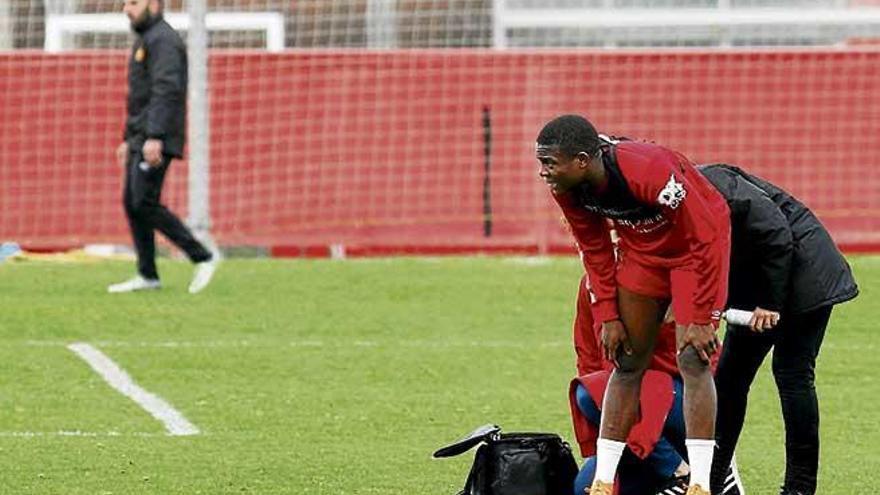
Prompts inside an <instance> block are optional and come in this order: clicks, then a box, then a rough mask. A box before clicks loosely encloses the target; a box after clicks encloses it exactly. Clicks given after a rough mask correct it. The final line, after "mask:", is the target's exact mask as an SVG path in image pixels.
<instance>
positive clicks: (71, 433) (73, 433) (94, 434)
mask: <svg viewBox="0 0 880 495" xmlns="http://www.w3.org/2000/svg"><path fill="white" fill-rule="evenodd" d="M158 436H160V435H159V434H156V433H146V432H133V433H120V432H118V431H105V432H99V431H80V430H60V431H0V438H33V437H90V438H103V437H158ZM161 436H165V435H161Z"/></svg>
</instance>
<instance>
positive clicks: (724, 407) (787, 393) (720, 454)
mask: <svg viewBox="0 0 880 495" xmlns="http://www.w3.org/2000/svg"><path fill="white" fill-rule="evenodd" d="M831 308H832V306H824V307H821V308H819V309H816V310H814V311H809V312H807V313H803V314H798V315H790V314H785V313H783V316H782V318H781V319H780V321H779V325H777V327H776V328H774V329H773V330H768V331H765V332H764V333H756V332H752V331H751V330H750V329H749V328H747V327H740V326H730V327H728V331H727V335H725V337H724V347H723V350H722V353H721V358H720V361H719V363H718V370H717V372H716V374H715V386H716V390H717V393H718V416H717V421H716V427H715V440H716V442H717V446H718V448H717V450H716V452H715V457H714V462H713V465H712V493H722V490H721V484H722V482H723V480H724V476H725V474H726V471H727V466H729V465H730V460H731V457H732V456H733V452H734V449H735V448H736V443H737V440H738V439H739V435H740V432H741V431H742V428H743V421H744V419H745V414H746V403H747V397H748V393H749V387H750V386H751V384H752V381H753V380H754V378H755V375H756V374H757V372H758V369H759V368H760V367H761V363H762V362H763V361H764V357H765V356H766V355H767V353H768V352H769V351H770V348H771V347H773V377H774V378H775V380H776V387H777V389H778V390H779V399H780V402H781V404H782V417H783V420H784V422H785V459H786V462H785V482H784V483H785V484H784V485H783V486H784V487H785V488H786V489H789V490H792V491H794V490H796V491H799V492H801V493H803V494H805V495H813V494H814V493H815V492H816V474H817V471H818V466H819V403H818V400H817V398H816V388H815V369H816V356H817V355H818V354H819V348H820V347H821V346H822V339H823V338H824V336H825V328H826V327H827V325H828V319H829V318H830V316H831Z"/></svg>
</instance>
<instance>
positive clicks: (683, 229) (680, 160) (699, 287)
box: [625, 150, 729, 326]
mask: <svg viewBox="0 0 880 495" xmlns="http://www.w3.org/2000/svg"><path fill="white" fill-rule="evenodd" d="M627 172H629V173H628V174H627ZM696 174H698V172H697V171H696V169H695V168H693V166H692V165H691V164H690V162H689V161H688V160H687V159H686V158H684V157H683V156H681V155H679V154H677V153H674V152H671V151H668V150H663V151H661V152H658V153H656V154H655V155H654V156H653V157H652V158H651V160H650V163H648V164H647V165H644V164H643V165H642V166H637V167H632V168H631V169H628V170H627V171H625V177H626V178H627V182H628V183H629V185H630V189H631V191H632V192H633V194H634V195H635V197H636V198H637V199H638V200H639V201H642V202H645V203H649V204H654V205H656V206H657V207H659V208H660V209H661V211H662V212H663V215H664V216H665V217H666V218H667V219H668V220H669V221H670V222H672V223H673V224H674V225H675V226H674V227H673V228H675V229H676V231H677V232H678V233H679V235H681V236H682V239H681V240H682V242H683V243H685V247H686V249H687V251H688V256H687V262H686V264H685V265H684V266H682V267H680V268H679V269H683V270H688V271H691V272H693V273H694V274H695V275H696V280H697V282H696V288H695V291H694V294H693V296H692V297H689V298H687V299H686V300H685V301H684V303H685V304H689V305H691V308H690V309H691V311H689V312H688V313H689V314H690V318H688V317H687V316H686V315H676V316H677V317H678V321H677V323H678V324H679V325H685V326H686V325H690V324H697V325H708V324H710V323H712V321H713V320H715V321H717V320H718V319H719V318H720V314H713V310H717V309H720V308H713V304H716V301H715V299H716V297H717V294H718V288H719V284H724V285H725V286H726V284H727V280H726V279H724V277H723V276H722V274H723V272H724V264H725V263H726V262H727V260H726V259H725V258H726V257H729V252H727V253H723V254H721V255H719V253H718V249H719V246H723V245H726V244H727V243H726V242H725V241H726V239H725V238H726V237H727V236H728V235H729V233H728V232H727V231H726V229H724V228H722V227H719V224H720V225H726V224H727V222H726V221H724V222H720V221H719V220H718V219H717V216H718V215H719V214H723V215H725V216H726V215H728V214H729V213H728V210H727V207H726V204H725V205H721V204H720V203H721V202H722V201H723V200H722V199H721V198H720V197H719V200H718V201H719V205H715V208H714V209H713V207H712V206H710V203H709V201H707V198H704V197H703V196H701V194H700V190H701V189H700V188H698V187H697V186H696V185H695V184H694V183H693V181H692V179H691V178H690V177H692V176H694V175H696ZM706 187H709V188H711V187H712V186H711V185H710V184H708V183H707V184H706ZM712 190H713V191H714V189H712ZM719 208H721V209H723V212H722V211H720V209H719ZM722 230H724V231H722ZM687 320H690V321H687Z"/></svg>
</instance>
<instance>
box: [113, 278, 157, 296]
mask: <svg viewBox="0 0 880 495" xmlns="http://www.w3.org/2000/svg"><path fill="white" fill-rule="evenodd" d="M161 288H162V283H161V282H159V281H158V280H156V279H150V278H144V277H141V276H140V275H138V276H137V277H134V278H132V279H130V280H126V281H125V282H120V283H118V284H113V285H111V286H110V287H107V292H109V293H111V294H121V293H124V292H135V291H139V290H156V289H161Z"/></svg>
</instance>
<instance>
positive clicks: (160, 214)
mask: <svg viewBox="0 0 880 495" xmlns="http://www.w3.org/2000/svg"><path fill="white" fill-rule="evenodd" d="M171 160H172V157H170V156H163V157H162V163H161V165H159V166H157V167H152V166H148V165H147V164H146V163H145V162H144V159H143V155H142V154H141V153H140V152H132V153H130V154H129V160H128V165H127V166H126V175H125V190H124V192H123V197H122V203H123V205H124V206H125V214H126V216H127V217H128V225H129V228H130V229H131V237H132V240H133V241H134V247H135V250H136V251H137V258H138V273H140V275H141V276H142V277H144V278H147V279H158V278H159V273H158V272H157V271H156V238H155V233H154V231H156V230H158V231H159V232H161V233H162V234H163V235H164V236H165V237H167V238H168V240H170V241H171V242H172V243H174V244H175V245H176V246H177V247H179V248H180V249H182V250H183V252H185V253H186V255H187V256H188V257H189V259H190V260H191V261H192V262H193V263H198V262H201V261H207V260H209V259H211V252H210V251H208V250H207V249H206V248H205V246H204V245H202V243H200V242H199V241H198V240H196V238H195V237H193V235H192V232H190V230H189V229H188V228H187V227H186V225H184V223H183V222H181V221H180V219H179V218H177V216H176V215H174V213H172V212H171V210H169V209H168V208H166V207H165V206H164V205H163V204H162V203H161V202H160V201H161V196H162V183H163V182H164V181H165V173H166V172H167V171H168V166H169V165H170V163H171Z"/></svg>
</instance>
